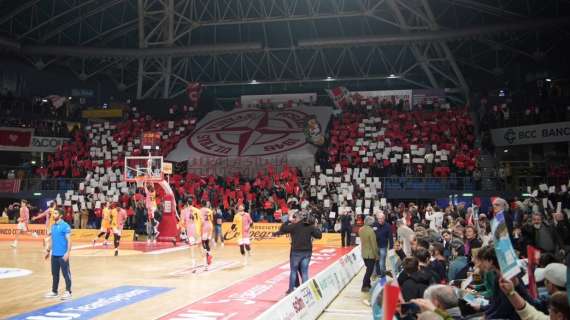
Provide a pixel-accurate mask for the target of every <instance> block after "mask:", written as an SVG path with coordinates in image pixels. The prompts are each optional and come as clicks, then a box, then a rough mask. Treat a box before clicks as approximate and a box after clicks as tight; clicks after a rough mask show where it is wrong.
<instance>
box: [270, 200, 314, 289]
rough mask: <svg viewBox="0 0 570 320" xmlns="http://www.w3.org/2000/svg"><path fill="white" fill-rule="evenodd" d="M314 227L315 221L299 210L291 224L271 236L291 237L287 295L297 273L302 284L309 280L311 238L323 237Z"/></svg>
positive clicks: (305, 212) (293, 284)
mask: <svg viewBox="0 0 570 320" xmlns="http://www.w3.org/2000/svg"><path fill="white" fill-rule="evenodd" d="M316 225H317V221H316V219H315V218H313V217H312V216H311V215H310V214H309V213H308V212H307V211H306V210H301V211H300V212H298V213H296V214H295V215H294V216H293V218H292V222H286V223H283V224H282V225H281V227H280V228H279V231H278V232H275V233H273V236H279V235H282V234H286V233H289V234H290V235H291V255H290V259H289V260H290V261H289V264H290V270H291V274H290V276H289V289H288V290H287V294H289V293H291V292H293V290H294V289H295V282H296V280H297V271H299V272H300V273H301V280H302V282H305V281H307V280H308V279H309V262H310V261H311V255H312V250H313V239H312V238H316V239H321V238H322V236H323V235H322V233H321V230H320V228H318V227H317V226H316Z"/></svg>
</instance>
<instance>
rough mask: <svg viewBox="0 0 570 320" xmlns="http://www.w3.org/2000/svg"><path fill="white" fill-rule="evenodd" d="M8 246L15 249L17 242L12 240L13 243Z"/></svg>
mask: <svg viewBox="0 0 570 320" xmlns="http://www.w3.org/2000/svg"><path fill="white" fill-rule="evenodd" d="M10 247H12V248H14V249H16V248H17V247H18V244H17V243H16V242H13V243H12V244H11V245H10Z"/></svg>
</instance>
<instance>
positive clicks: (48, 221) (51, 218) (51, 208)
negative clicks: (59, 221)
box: [32, 201, 57, 248]
mask: <svg viewBox="0 0 570 320" xmlns="http://www.w3.org/2000/svg"><path fill="white" fill-rule="evenodd" d="M55 210H57V204H56V203H55V201H52V202H51V203H50V204H49V207H48V208H47V209H46V210H45V211H44V212H42V213H41V214H39V215H37V216H35V217H33V218H32V221H36V220H38V219H41V218H44V217H45V218H46V237H45V238H44V248H45V247H46V243H47V241H48V240H49V239H48V238H49V237H50V236H51V226H52V225H53V224H54V223H55V218H54V216H53V215H54V214H53V213H54V211H55Z"/></svg>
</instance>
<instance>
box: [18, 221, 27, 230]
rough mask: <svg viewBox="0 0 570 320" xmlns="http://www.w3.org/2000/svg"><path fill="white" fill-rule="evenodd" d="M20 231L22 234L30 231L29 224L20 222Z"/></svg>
mask: <svg viewBox="0 0 570 320" xmlns="http://www.w3.org/2000/svg"><path fill="white" fill-rule="evenodd" d="M18 230H20V231H22V232H26V231H28V224H27V223H24V222H19V223H18Z"/></svg>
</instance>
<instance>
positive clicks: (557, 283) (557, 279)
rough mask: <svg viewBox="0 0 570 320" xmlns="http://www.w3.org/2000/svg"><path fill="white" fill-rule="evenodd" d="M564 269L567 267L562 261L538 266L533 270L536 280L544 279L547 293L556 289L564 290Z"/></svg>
mask: <svg viewBox="0 0 570 320" xmlns="http://www.w3.org/2000/svg"><path fill="white" fill-rule="evenodd" d="M566 271H567V267H566V266H565V265H563V264H562V263H551V264H549V265H547V266H546V267H545V268H538V269H536V270H535V271H534V278H535V280H536V282H541V281H544V286H545V287H546V290H548V294H549V295H553V294H554V293H556V292H558V291H566V281H567V279H566Z"/></svg>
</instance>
